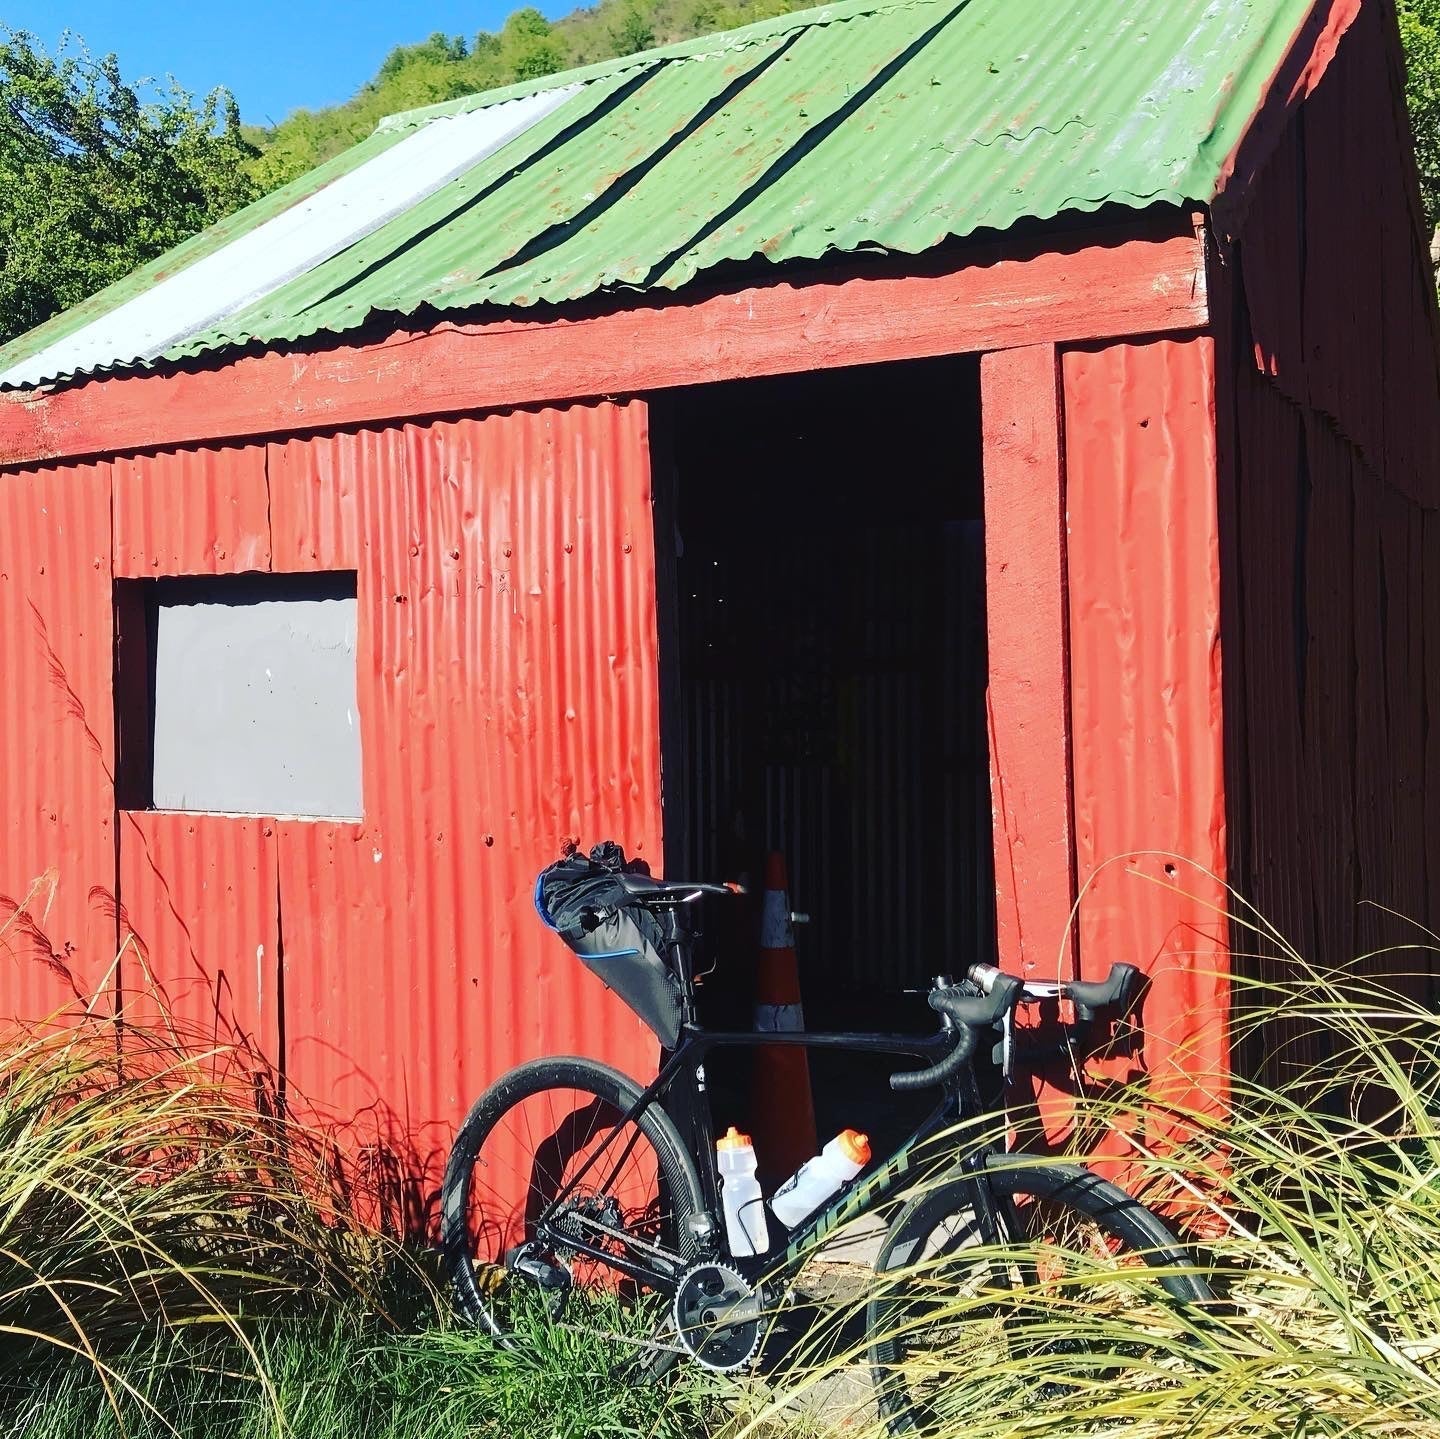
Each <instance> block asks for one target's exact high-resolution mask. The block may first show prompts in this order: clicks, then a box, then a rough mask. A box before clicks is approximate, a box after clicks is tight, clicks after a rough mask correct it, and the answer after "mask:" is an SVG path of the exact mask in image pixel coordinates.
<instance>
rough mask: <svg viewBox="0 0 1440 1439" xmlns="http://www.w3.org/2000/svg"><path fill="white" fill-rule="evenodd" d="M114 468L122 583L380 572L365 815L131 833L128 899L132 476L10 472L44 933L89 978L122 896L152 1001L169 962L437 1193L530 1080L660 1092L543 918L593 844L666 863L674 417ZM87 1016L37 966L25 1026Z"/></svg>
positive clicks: (19, 843)
mask: <svg viewBox="0 0 1440 1439" xmlns="http://www.w3.org/2000/svg"><path fill="white" fill-rule="evenodd" d="M113 468H114V485H113V509H114V541H113V564H114V573H115V574H116V575H117V576H121V577H133V576H153V575H159V574H214V573H227V572H232V571H239V570H246V569H269V568H272V567H273V568H274V569H276V570H311V569H327V568H344V569H354V570H356V571H357V586H358V597H359V606H360V633H359V650H360V655H359V662H358V669H359V674H358V695H359V706H360V725H361V743H362V749H363V766H364V773H363V786H364V803H365V819H364V821H363V822H362V823H359V824H351V823H340V822H333V821H310V820H304V819H293V818H286V819H279V820H276V819H273V818H269V817H264V816H261V817H256V818H244V817H238V818H232V817H226V816H217V815H191V814H161V813H130V812H122V813H120V815H119V816H118V820H119V842H118V856H119V860H118V869H119V873H118V884H117V877H116V865H117V859H116V856H117V843H116V838H115V833H114V827H115V824H116V819H117V816H116V812H115V809H114V796H113V783H112V779H111V771H112V768H113V765H112V759H111V751H112V749H113V731H114V726H113V719H112V713H111V690H112V667H113V663H114V659H113V639H112V614H111V565H112V555H111V501H112V486H111V482H110V475H111V469H110V467H108V466H91V467H83V468H76V469H72V470H67V471H60V470H56V471H52V472H36V473H29V472H26V473H20V474H15V473H12V474H9V475H6V476H5V477H4V483H3V484H0V505H3V506H4V509H3V511H0V573H3V576H4V577H3V579H0V586H3V589H0V627H3V628H0V639H3V644H4V651H3V652H4V654H5V656H6V658H7V660H8V661H9V664H10V667H11V674H12V683H11V684H10V685H9V686H7V687H6V689H5V691H4V693H3V695H0V736H3V740H4V744H5V746H6V754H5V760H6V765H5V768H6V797H7V805H8V809H9V813H8V814H7V823H6V824H5V825H3V826H0V894H14V895H17V896H18V894H19V893H20V892H21V891H23V890H24V889H25V888H26V887H27V886H28V885H29V884H30V882H31V881H32V880H33V879H34V878H35V877H36V875H37V874H40V873H42V872H43V871H44V870H46V869H47V867H48V868H50V869H53V871H54V872H55V873H56V874H57V875H58V876H59V880H60V886H59V889H58V890H57V892H56V895H55V897H54V899H53V901H48V908H46V907H44V906H42V908H43V909H44V913H43V915H42V916H41V917H43V919H44V921H45V923H44V928H45V932H46V934H47V935H49V937H50V943H51V944H53V945H54V947H55V948H56V949H57V950H58V951H59V952H60V953H61V955H62V956H68V955H73V960H74V963H75V965H76V967H77V973H79V974H82V975H84V976H91V975H94V974H95V973H97V972H99V971H100V970H102V969H103V967H104V966H105V965H107V964H108V963H109V961H110V959H111V958H112V957H113V955H114V953H115V949H116V922H115V917H114V914H115V900H116V899H117V898H118V902H119V905H120V906H121V907H122V909H123V913H124V915H125V918H126V922H127V925H128V928H130V929H133V932H134V934H135V936H136V939H137V943H138V946H139V951H138V953H137V955H135V956H130V957H127V961H126V964H125V966H124V983H125V984H126V985H127V987H129V988H131V989H138V988H140V987H141V979H142V975H141V972H140V965H141V963H142V958H141V957H142V956H143V964H144V965H145V966H146V967H147V968H148V969H149V971H150V972H151V974H152V975H153V977H154V978H155V980H156V981H157V982H158V983H159V984H160V985H161V986H162V987H163V989H164V991H165V993H166V995H167V997H168V998H169V1000H170V1002H171V1003H172V1005H173V1006H174V1008H175V1011H176V1013H177V1014H178V1015H179V1016H180V1017H181V1018H182V1019H184V1020H186V1021H187V1022H189V1023H192V1024H196V1025H200V1026H204V1027H206V1028H207V1029H210V1030H213V1032H215V1033H216V1034H217V1037H220V1038H225V1037H228V1035H229V1034H230V1033H231V1032H232V1027H233V1030H238V1031H240V1032H243V1033H247V1034H249V1035H251V1036H253V1037H254V1038H255V1039H257V1040H258V1042H259V1043H260V1044H261V1046H262V1047H263V1048H264V1049H265V1050H267V1052H269V1053H271V1054H280V1053H282V1052H283V1055H284V1059H285V1066H286V1069H287V1072H288V1079H289V1082H290V1084H291V1087H292V1091H298V1092H299V1093H301V1094H303V1095H305V1096H308V1097H309V1098H311V1099H312V1100H314V1101H316V1102H317V1103H319V1104H321V1105H322V1106H325V1107H327V1108H329V1109H331V1110H333V1111H334V1112H336V1113H340V1114H344V1115H347V1116H353V1115H356V1114H363V1115H364V1120H363V1123H364V1126H365V1127H366V1129H367V1130H368V1132H369V1137H371V1138H380V1139H384V1140H386V1141H388V1142H390V1143H392V1144H401V1143H404V1144H405V1145H408V1146H411V1149H412V1152H411V1153H410V1154H409V1156H408V1161H409V1163H410V1167H411V1168H412V1169H413V1170H414V1171H415V1172H418V1173H426V1172H428V1173H431V1174H433V1173H434V1170H435V1167H436V1165H437V1164H438V1163H439V1162H440V1161H441V1160H442V1159H443V1150H444V1148H445V1146H446V1145H447V1144H448V1141H449V1137H450V1130H451V1126H453V1124H454V1122H455V1121H456V1120H457V1119H458V1118H459V1116H460V1115H461V1113H462V1112H463V1110H464V1108H465V1107H466V1106H467V1105H468V1104H469V1102H470V1101H471V1100H472V1099H473V1098H474V1097H475V1095H476V1094H477V1093H478V1092H479V1091H480V1089H481V1088H483V1087H484V1085H485V1084H486V1083H488V1082H489V1081H490V1079H492V1078H493V1077H494V1076H495V1075H497V1074H498V1073H499V1072H501V1071H502V1070H503V1069H505V1068H507V1067H508V1066H509V1065H511V1064H513V1063H515V1062H518V1061H519V1060H521V1059H525V1058H529V1057H532V1056H534V1055H537V1054H542V1053H547V1052H550V1053H554V1052H562V1051H580V1052H583V1053H589V1054H595V1055H599V1056H601V1057H603V1058H608V1059H610V1060H612V1061H613V1062H616V1063H620V1064H622V1065H623V1066H624V1067H626V1068H628V1069H630V1070H632V1071H643V1070H644V1069H645V1068H646V1067H647V1065H650V1064H653V1060H654V1055H655V1048H654V1045H653V1042H652V1041H651V1039H650V1038H649V1036H648V1032H647V1031H645V1030H644V1029H643V1028H642V1026H641V1025H640V1023H639V1021H638V1020H636V1019H634V1018H633V1017H632V1016H631V1015H630V1013H629V1011H628V1010H625V1009H624V1008H623V1006H621V1005H620V1004H619V1003H618V1001H614V1000H612V999H611V998H610V997H609V996H608V995H607V994H606V993H605V992H604V991H602V989H601V987H600V986H599V985H596V984H595V983H593V982H592V981H589V980H582V979H581V978H580V975H579V971H578V970H577V969H576V968H575V967H574V966H573V964H572V962H571V961H570V960H569V959H568V957H567V954H566V951H565V950H564V949H563V947H562V946H561V945H560V944H559V943H558V942H557V941H555V940H554V939H553V938H552V937H550V936H548V935H546V934H545V932H544V931H543V930H542V928H541V926H540V925H539V923H538V921H537V920H536V918H535V916H534V912H533V909H532V905H531V890H532V888H533V884H534V878H535V874H536V872H537V871H538V870H539V868H540V867H541V866H542V865H543V864H544V863H545V862H547V861H548V860H549V859H551V858H553V857H555V856H556V855H557V854H558V853H559V850H560V846H561V844H562V842H563V840H564V839H565V838H566V837H567V836H576V837H581V838H583V839H584V840H585V841H586V842H587V843H588V842H593V841H594V840H596V839H599V838H605V837H610V836H614V837H617V838H619V839H621V840H622V841H624V842H625V843H626V844H627V846H628V847H630V848H631V849H632V850H634V851H636V852H638V853H640V854H642V855H644V856H646V857H648V858H650V859H652V860H653V861H655V862H656V863H657V866H658V864H659V862H660V860H661V855H660V845H661V826H660V812H659V802H660V797H659V771H660V758H659V724H658V690H657V684H658V681H657V660H656V624H655V613H656V600H655V565H654V548H653V525H652V520H651V510H650V480H649V450H648V434H647V416H646V408H645V405H644V404H643V403H641V402H638V401H634V402H630V403H626V404H613V403H600V404H591V405H574V406H570V407H566V408H555V409H545V410H538V411H533V412H530V411H516V412H513V413H504V414H493V415H487V416H485V417H484V418H475V419H462V420H455V421H446V422H439V423H434V424H427V425H405V426H394V427H389V428H385V429H376V430H361V431H355V432H346V433H343V434H337V435H331V436H323V437H316V438H308V439H296V440H291V441H287V442H284V443H274V444H269V445H266V444H249V445H236V446H226V447H220V448H205V449H197V450H194V451H186V452H164V453H159V454H150V455H144V456H140V457H137V458H133V459H125V460H119V461H116V462H115V464H114V467H113ZM47 645H48V646H49V647H47ZM52 651H53V652H52ZM92 890H93V891H94V894H93V897H92ZM107 901H108V903H107ZM13 932H14V931H13V927H12V933H13ZM67 962H68V961H67ZM36 975H43V982H38V981H37V980H36V979H35V978H34V976H36ZM52 991H53V992H52ZM62 997H63V996H62V995H61V994H60V992H59V990H58V988H57V987H56V985H55V984H54V983H53V982H52V970H51V968H50V967H47V966H43V965H36V964H35V963H33V962H30V961H28V960H27V963H26V964H24V965H21V966H19V967H17V966H15V965H11V966H10V967H9V968H8V969H7V971H6V974H5V979H4V990H3V1008H4V1010H5V1012H7V1013H10V1014H34V1013H43V1012H47V1011H48V1010H49V1009H50V1008H52V1007H53V1006H54V1004H56V1003H58V1002H59V1000H60V999H61V998H62ZM427 1126H430V1127H428V1128H427ZM362 1137H363V1136H362ZM416 1202H419V1199H418V1198H417V1199H416Z"/></svg>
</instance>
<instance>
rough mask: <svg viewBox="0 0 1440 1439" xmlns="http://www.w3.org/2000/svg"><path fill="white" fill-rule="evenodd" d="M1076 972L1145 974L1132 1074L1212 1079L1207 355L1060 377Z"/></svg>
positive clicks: (1191, 342)
mask: <svg viewBox="0 0 1440 1439" xmlns="http://www.w3.org/2000/svg"><path fill="white" fill-rule="evenodd" d="M1063 375H1064V402H1065V452H1066V501H1067V509H1068V527H1069V550H1068V573H1069V598H1070V682H1071V720H1072V731H1071V744H1072V751H1073V763H1074V782H1075V848H1076V872H1077V878H1078V881H1079V884H1080V886H1081V888H1082V891H1083V896H1082V899H1081V902H1080V911H1079V944H1080V965H1081V970H1082V973H1083V974H1084V975H1085V976H1086V977H1087V978H1101V977H1103V976H1104V975H1105V973H1106V972H1107V971H1108V968H1109V966H1110V964H1111V963H1112V962H1113V961H1115V960H1125V961H1127V962H1129V963H1134V964H1139V965H1140V966H1141V968H1142V969H1144V970H1145V972H1146V973H1147V974H1148V975H1149V976H1150V980H1151V989H1150V995H1149V998H1148V1000H1147V1003H1146V1008H1145V1030H1146V1040H1145V1046H1146V1059H1147V1062H1148V1063H1149V1066H1150V1068H1151V1069H1152V1071H1155V1072H1157V1073H1158V1072H1166V1071H1167V1070H1169V1067H1170V1064H1171V1061H1172V1060H1173V1059H1175V1058H1176V1056H1177V1051H1182V1050H1183V1055H1182V1056H1181V1057H1180V1058H1179V1061H1178V1062H1179V1064H1180V1066H1181V1067H1182V1068H1183V1069H1184V1070H1186V1071H1187V1072H1189V1073H1190V1074H1192V1075H1197V1076H1200V1077H1202V1078H1206V1077H1212V1076H1218V1075H1221V1074H1223V1073H1224V1071H1225V1068H1226V1065H1227V1061H1228V1056H1227V1040H1226V1005H1227V1002H1228V1001H1227V981H1226V975H1227V972H1228V955H1227V952H1226V945H1227V940H1228V936H1227V934H1226V927H1225V923H1224V920H1223V917H1222V916H1223V912H1224V907H1225V891H1224V883H1223V882H1224V879H1225V873H1226V861H1225V791H1224V781H1223V773H1222V769H1223V766H1222V745H1221V692H1220V686H1221V664H1220V572H1219V551H1218V535H1217V528H1216V527H1217V510H1216V499H1215V475H1216V472H1215V448H1214V419H1213V415H1214V411H1213V396H1214V376H1213V345H1212V342H1211V340H1210V339H1209V338H1208V337H1197V338H1194V339H1188V340H1183V341H1176V340H1154V341H1151V342H1148V343H1143V344H1121V345H1110V346H1107V347H1105V348H1102V349H1093V350H1074V351H1071V352H1069V353H1068V354H1066V355H1065V357H1064V361H1063Z"/></svg>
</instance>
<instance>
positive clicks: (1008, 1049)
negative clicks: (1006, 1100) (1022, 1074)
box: [1000, 1008, 1015, 1084]
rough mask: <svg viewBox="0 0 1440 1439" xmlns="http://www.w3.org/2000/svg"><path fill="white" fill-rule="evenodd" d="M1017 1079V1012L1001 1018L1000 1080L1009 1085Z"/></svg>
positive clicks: (1003, 1015)
mask: <svg viewBox="0 0 1440 1439" xmlns="http://www.w3.org/2000/svg"><path fill="white" fill-rule="evenodd" d="M1014 1077H1015V1010H1014V1009H1013V1008H1012V1009H1007V1010H1006V1011H1005V1013H1004V1014H1002V1015H1001V1016H1000V1078H1001V1079H1002V1080H1003V1081H1004V1082H1005V1083H1006V1084H1009V1083H1010V1081H1011V1080H1012V1079H1013V1078H1014Z"/></svg>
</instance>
